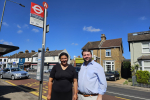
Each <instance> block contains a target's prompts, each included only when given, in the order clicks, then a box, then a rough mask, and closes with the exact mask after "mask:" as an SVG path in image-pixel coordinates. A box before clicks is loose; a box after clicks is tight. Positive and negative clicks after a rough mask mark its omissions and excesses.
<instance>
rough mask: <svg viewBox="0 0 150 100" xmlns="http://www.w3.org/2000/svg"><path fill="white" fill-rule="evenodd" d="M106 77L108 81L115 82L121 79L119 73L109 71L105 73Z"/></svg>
mask: <svg viewBox="0 0 150 100" xmlns="http://www.w3.org/2000/svg"><path fill="white" fill-rule="evenodd" d="M105 75H106V79H107V80H114V81H116V79H118V80H119V79H120V74H119V72H118V71H107V72H105Z"/></svg>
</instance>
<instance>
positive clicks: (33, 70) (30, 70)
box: [26, 68, 37, 72]
mask: <svg viewBox="0 0 150 100" xmlns="http://www.w3.org/2000/svg"><path fill="white" fill-rule="evenodd" d="M26 71H27V72H36V71H37V69H34V68H27V69H26Z"/></svg>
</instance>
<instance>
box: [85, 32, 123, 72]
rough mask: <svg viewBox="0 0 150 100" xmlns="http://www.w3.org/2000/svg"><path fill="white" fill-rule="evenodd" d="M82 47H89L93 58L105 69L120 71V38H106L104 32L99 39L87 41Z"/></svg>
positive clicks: (121, 58)
mask: <svg viewBox="0 0 150 100" xmlns="http://www.w3.org/2000/svg"><path fill="white" fill-rule="evenodd" d="M82 49H90V50H91V51H92V57H93V58H94V60H95V61H96V62H98V63H99V64H101V65H102V66H103V68H104V70H105V71H109V70H117V71H119V72H121V64H122V61H123V55H122V54H123V45H122V38H118V39H111V40H106V36H105V34H102V35H101V40H100V41H94V42H88V43H87V44H86V45H85V46H84V47H83V48H82Z"/></svg>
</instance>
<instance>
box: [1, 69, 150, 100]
mask: <svg viewBox="0 0 150 100" xmlns="http://www.w3.org/2000/svg"><path fill="white" fill-rule="evenodd" d="M29 74H30V78H31V79H20V80H15V81H13V80H10V79H3V80H4V81H6V82H7V83H9V84H11V85H14V86H18V87H21V88H25V90H34V91H32V92H31V93H32V94H34V95H36V96H38V92H39V91H38V90H39V81H37V80H36V73H34V72H29ZM48 79H49V74H45V73H44V76H43V80H44V82H43V97H44V98H46V96H47V90H48ZM103 100H150V92H146V91H143V90H142V89H141V90H140V89H131V88H130V87H125V86H122V85H121V86H117V85H112V84H110V83H109V84H108V87H107V92H106V93H105V95H104V96H103Z"/></svg>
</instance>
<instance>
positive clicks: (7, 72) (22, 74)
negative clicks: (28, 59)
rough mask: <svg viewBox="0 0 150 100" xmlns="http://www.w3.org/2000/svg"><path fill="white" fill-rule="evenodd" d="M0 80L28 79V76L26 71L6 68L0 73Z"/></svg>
mask: <svg viewBox="0 0 150 100" xmlns="http://www.w3.org/2000/svg"><path fill="white" fill-rule="evenodd" d="M0 78H1V79H2V78H11V79H12V80H15V79H21V78H29V74H28V72H26V71H22V70H21V69H19V68H6V69H4V70H3V71H0Z"/></svg>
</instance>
